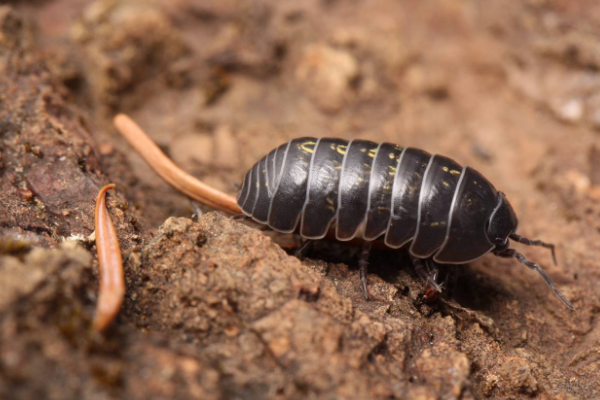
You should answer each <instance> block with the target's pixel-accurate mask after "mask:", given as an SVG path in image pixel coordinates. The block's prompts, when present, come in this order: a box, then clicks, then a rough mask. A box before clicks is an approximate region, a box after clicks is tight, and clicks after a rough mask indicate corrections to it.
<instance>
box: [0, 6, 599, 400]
mask: <svg viewBox="0 0 600 400" xmlns="http://www.w3.org/2000/svg"><path fill="white" fill-rule="evenodd" d="M599 35H600V4H599V3H598V2H594V1H591V0H587V1H585V0H579V1H568V0H528V1H522V2H510V1H505V0H490V1H487V2H476V1H465V0H428V1H392V0H387V1H383V0H374V1H370V0H369V1H367V0H357V1H346V2H344V1H336V0H309V1H301V2H300V1H299V2H296V1H281V0H263V1H242V0H219V1H195V2H194V1H188V0H177V1H169V2H166V1H165V2H161V1H157V0H156V1H130V0H127V1H116V0H114V1H113V0H99V1H88V0H56V1H52V2H50V1H24V2H12V3H11V5H3V6H0V398H2V399H46V398H48V399H113V398H123V399H154V398H156V399H159V398H165V399H167V398H168V399H172V398H177V399H304V398H311V399H389V398H399V399H481V398H490V399H504V398H515V399H516V398H539V399H564V400H566V399H598V398H600V318H599V315H600V289H599V288H600V261H599V260H600V136H599V135H600V134H599V132H598V130H600V45H599V44H598V40H597V39H598V37H599ZM115 112H126V113H128V114H130V115H131V116H132V117H133V118H134V119H135V120H137V121H138V122H139V123H140V125H142V126H143V127H144V128H145V129H146V130H147V131H148V133H149V134H150V135H151V136H152V138H153V139H154V140H156V141H157V142H158V144H159V145H160V146H161V148H163V149H164V150H165V152H166V153H167V154H169V155H170V156H171V157H172V158H173V159H174V160H175V161H176V162H177V163H178V164H179V165H180V166H182V167H183V168H184V169H185V170H187V171H189V172H191V173H193V174H194V175H196V176H198V177H200V178H202V179H203V180H205V181H206V182H208V183H210V184H212V185H214V186H216V187H218V188H220V189H222V190H224V191H226V192H229V193H232V194H234V193H235V192H236V188H237V187H238V186H237V185H238V184H239V182H240V179H241V177H242V176H243V174H244V172H245V171H246V169H247V168H249V167H250V166H251V165H252V164H253V163H254V162H255V161H256V160H257V159H259V158H260V157H262V156H263V155H264V154H266V152H267V151H268V150H270V149H271V148H273V147H274V146H275V145H278V144H280V143H283V142H284V141H286V140H289V139H291V138H293V137H298V136H306V135H314V136H338V137H344V138H368V139H370V140H374V141H389V142H394V143H399V144H402V145H411V146H414V147H421V148H423V149H426V150H428V151H430V152H435V153H441V154H444V155H447V156H449V157H452V158H454V159H456V160H457V161H459V162H460V163H462V164H466V165H471V166H473V167H475V168H476V169H478V170H479V171H481V172H482V173H483V174H484V175H485V176H487V177H488V178H489V179H490V181H492V182H493V183H494V184H495V185H496V187H497V188H498V189H500V190H502V191H503V192H505V193H506V194H507V196H508V197H509V199H510V200H511V202H512V204H513V206H514V207H515V209H516V211H517V213H518V214H519V216H520V230H519V232H520V233H521V234H523V235H525V236H528V237H535V238H543V239H545V240H546V241H549V242H554V243H556V244H557V245H558V259H559V265H558V266H554V265H552V263H551V258H550V255H549V254H548V252H547V251H545V250H544V249H539V248H531V247H529V248H527V247H525V246H518V248H519V249H520V250H522V251H523V252H524V253H525V254H526V255H527V256H528V257H529V258H531V259H534V260H537V261H539V262H540V263H541V264H542V265H543V266H544V268H545V269H546V271H547V272H548V273H549V274H550V275H551V276H552V277H553V279H554V280H555V282H556V283H557V286H558V287H559V288H560V290H561V291H562V292H563V293H564V294H565V295H566V297H567V298H568V299H569V300H571V301H572V302H573V304H574V305H575V306H576V307H577V311H576V312H571V311H570V310H569V309H567V308H566V307H565V306H564V305H563V304H562V303H560V301H559V300H558V299H557V298H556V297H555V296H554V295H553V294H552V293H551V291H550V290H549V289H548V287H547V286H546V285H545V283H544V282H543V280H542V279H541V278H540V277H539V276H538V275H537V274H536V273H535V272H533V271H529V270H527V268H525V267H524V266H522V265H520V264H518V263H517V262H516V261H513V260H501V259H498V258H495V257H493V256H491V255H489V256H486V257H484V258H482V259H480V260H477V261H476V262H473V263H471V264H470V265H469V266H466V267H465V268H463V270H462V273H461V275H460V276H459V278H458V282H457V284H456V287H455V288H454V290H453V291H452V295H451V296H450V297H449V298H441V299H439V300H438V301H436V302H433V303H424V302H423V301H422V296H423V293H424V289H425V288H424V285H423V283H422V282H421V281H420V280H419V279H418V278H417V277H416V276H415V274H414V272H413V269H412V266H411V263H410V260H409V258H408V257H407V256H406V254H405V253H404V252H402V251H376V252H374V254H373V255H372V257H371V267H370V271H371V273H370V275H369V285H370V290H371V294H372V297H373V298H372V299H371V300H369V301H365V300H364V299H363V297H362V292H361V290H360V288H359V277H358V271H357V254H356V253H357V251H356V249H355V248H352V247H350V246H342V245H340V244H335V243H320V244H319V245H318V246H317V248H316V249H315V250H314V251H312V252H311V253H310V254H309V255H308V257H309V258H307V259H305V260H304V261H300V260H298V259H297V258H295V257H292V256H290V255H288V254H286V252H284V251H283V250H282V249H281V248H280V247H279V246H278V245H277V244H275V243H274V241H275V242H277V241H281V240H289V238H281V237H278V236H273V235H271V236H269V233H268V232H267V233H266V232H262V231H259V230H256V229H254V228H252V227H249V226H246V225H243V224H241V223H239V222H237V221H233V220H230V219H228V218H226V217H224V216H222V215H219V214H218V213H213V212H209V213H206V214H205V215H204V216H202V217H201V218H200V219H197V218H192V214H193V213H194V210H195V207H196V206H195V205H194V204H193V203H191V202H190V201H189V200H188V199H186V198H185V197H183V196H182V195H180V194H178V193H176V192H175V191H174V190H172V189H171V188H170V187H169V186H167V185H166V184H165V183H164V182H162V181H161V180H160V179H159V178H158V177H157V176H156V175H155V174H154V173H153V172H152V171H151V170H150V169H149V167H147V166H146V165H145V164H144V162H143V161H142V160H141V159H140V158H139V157H138V156H137V155H136V154H134V153H133V151H132V150H131V149H130V148H129V147H128V145H127V144H126V143H125V141H124V140H123V139H121V138H120V137H119V136H118V134H117V133H116V131H115V130H114V128H113V127H112V123H111V118H112V116H113V115H114V113H115ZM108 182H115V183H116V184H117V190H115V191H114V192H111V194H110V195H109V197H108V206H109V209H110V213H111V216H112V219H113V221H114V223H115V225H116V228H117V231H118V234H119V238H120V242H121V247H122V250H123V255H124V261H125V273H126V278H127V296H126V299H125V302H124V305H123V309H122V311H121V313H120V315H119V317H118V319H117V321H116V322H115V324H114V325H113V326H112V327H111V328H110V329H109V331H108V332H106V333H105V334H104V335H98V334H92V333H91V330H90V325H91V321H92V318H93V313H94V306H95V302H96V299H97V286H98V282H97V261H96V256H95V244H94V242H93V241H92V240H91V239H90V237H89V235H90V234H91V233H92V232H93V229H94V227H93V208H94V200H95V197H96V195H97V193H98V190H99V189H100V188H101V187H102V186H103V185H104V184H106V183H108ZM205 211H208V210H206V209H205Z"/></svg>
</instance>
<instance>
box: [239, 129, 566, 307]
mask: <svg viewBox="0 0 600 400" xmlns="http://www.w3.org/2000/svg"><path fill="white" fill-rule="evenodd" d="M237 202H238V205H239V206H240V208H241V209H242V211H243V212H244V214H246V215H247V216H249V217H252V218H253V219H254V220H255V221H257V222H259V223H261V224H266V225H268V226H269V227H270V228H272V229H274V230H276V231H279V232H284V233H291V232H294V231H296V230H298V233H299V234H300V235H301V237H302V238H304V239H309V240H317V239H322V238H323V237H324V236H325V235H326V234H327V232H328V231H329V230H330V229H334V230H335V237H336V239H337V240H340V241H347V240H351V239H353V238H354V237H356V236H357V235H360V236H362V238H363V239H364V240H365V241H366V243H367V247H366V251H365V252H363V253H365V254H366V256H368V244H369V243H370V242H371V241H373V240H383V242H384V243H385V245H386V246H388V247H390V248H400V247H402V246H404V245H409V244H410V245H409V246H410V247H409V252H410V254H411V256H412V257H413V260H414V261H415V263H416V264H418V265H420V266H421V268H420V271H425V273H424V276H425V278H426V279H427V280H428V281H429V282H430V283H431V284H432V285H434V286H435V287H437V286H436V285H437V283H436V280H435V275H436V274H437V273H436V272H435V271H432V270H435V268H436V267H435V264H433V263H431V261H434V262H435V263H438V264H464V263H467V262H470V261H473V260H475V259H477V258H479V257H482V256H484V255H485V254H487V253H489V252H493V253H494V254H495V255H497V256H500V257H510V258H517V259H518V260H519V261H520V262H521V263H523V264H525V265H527V266H528V267H530V268H532V269H535V270H537V271H538V272H539V273H540V274H542V276H543V277H544V279H545V280H546V282H547V283H548V284H549V285H550V286H551V288H552V289H553V290H554V292H555V293H556V294H557V295H558V296H559V297H560V298H561V299H562V300H563V302H565V304H566V305H567V306H569V307H570V308H573V306H572V305H571V303H570V302H569V301H568V300H567V299H565V297H564V296H563V295H562V294H561V293H560V292H559V291H558V290H557V289H556V287H555V286H554V284H553V283H552V280H551V279H550V278H549V277H548V275H546V273H545V272H544V271H543V270H542V269H541V268H540V267H539V265H537V264H536V263H533V262H531V261H528V260H526V259H525V258H524V257H523V256H522V255H521V254H519V253H517V252H516V251H515V250H513V249H510V248H509V243H508V239H509V238H510V239H512V240H515V241H519V242H521V243H525V244H529V245H539V246H544V247H547V248H550V249H551V250H552V254H553V256H554V246H553V245H551V244H546V243H543V242H541V241H532V240H529V239H526V238H523V237H521V236H519V235H517V234H516V233H515V231H516V229H517V224H518V221H517V217H516V215H515V213H514V211H513V209H512V207H511V205H510V203H509V202H508V200H507V199H506V197H505V196H504V194H503V193H502V192H498V191H497V190H496V189H495V188H494V186H493V185H492V184H491V183H490V182H489V181H488V180H487V179H485V178H484V177H483V176H482V175H481V174H480V173H479V172H477V171H476V170H475V169H473V168H470V167H462V166H460V165H459V164H458V163H456V162H455V161H454V160H452V159H450V158H447V157H444V156H441V155H431V154H429V153H427V152H425V151H423V150H419V149H415V148H410V147H406V148H402V147H400V146H398V145H395V144H391V143H381V144H376V143H373V142H370V141H366V140H352V141H350V142H348V141H346V140H342V139H333V138H321V139H316V138H310V137H304V138H298V139H294V140H292V141H291V142H288V143H286V144H283V145H281V146H279V147H277V148H276V149H274V150H273V151H271V152H270V153H269V154H268V155H267V156H265V157H264V158H262V159H261V160H260V161H259V162H257V163H256V164H255V165H254V166H253V167H252V168H251V169H250V171H249V172H248V173H247V174H246V176H245V179H244V182H243V184H242V187H241V189H240V192H239V194H238V197H237ZM298 225H299V228H298ZM366 256H365V257H366ZM420 260H426V261H428V262H427V263H426V265H427V266H429V271H427V270H426V268H423V266H422V264H421V263H420ZM365 275H366V260H362V263H361V278H362V279H363V285H364V287H365V293H366V279H365V278H364V277H365Z"/></svg>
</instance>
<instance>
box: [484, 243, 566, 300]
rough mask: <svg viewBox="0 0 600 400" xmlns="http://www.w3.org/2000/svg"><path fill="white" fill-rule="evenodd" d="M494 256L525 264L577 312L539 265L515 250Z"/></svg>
mask: <svg viewBox="0 0 600 400" xmlns="http://www.w3.org/2000/svg"><path fill="white" fill-rule="evenodd" d="M494 254H495V255H497V256H498V257H503V258H516V259H517V260H518V261H519V262H520V263H521V264H524V265H526V266H527V267H529V268H531V269H533V270H535V271H537V272H538V273H539V274H540V275H541V276H542V277H543V278H544V280H545V281H546V283H547V284H548V286H550V288H551V289H552V291H553V292H554V294H556V295H557V296H558V298H559V299H561V300H562V301H563V303H565V304H566V306H567V307H569V308H570V309H571V310H573V311H575V307H574V306H573V304H571V302H570V301H569V300H567V299H566V298H565V296H564V295H563V294H562V293H561V292H560V291H559V290H558V289H557V288H556V286H555V285H554V282H553V281H552V279H551V278H550V277H549V276H548V274H547V273H546V272H545V271H544V270H543V269H542V267H540V266H539V265H538V264H537V263H534V262H533V261H529V260H527V259H526V258H525V256H523V255H522V254H521V253H519V252H517V251H516V250H514V249H505V250H501V251H497V252H494Z"/></svg>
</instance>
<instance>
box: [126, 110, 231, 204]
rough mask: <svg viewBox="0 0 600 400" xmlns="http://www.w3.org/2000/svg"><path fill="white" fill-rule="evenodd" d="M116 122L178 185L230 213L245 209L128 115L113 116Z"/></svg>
mask: <svg viewBox="0 0 600 400" xmlns="http://www.w3.org/2000/svg"><path fill="white" fill-rule="evenodd" d="M114 124H115V127H116V128H117V130H118V131H119V132H120V133H121V135H123V136H124V137H125V139H127V141H128V142H129V144H130V145H131V146H132V147H133V148H134V149H135V150H136V151H137V152H138V153H139V154H140V155H141V156H142V157H143V158H144V160H146V162H147V163H148V165H150V167H152V169H154V171H156V173H157V174H158V175H160V177H161V178H163V179H164V180H165V181H166V182H167V183H168V184H170V185H171V186H173V187H174V188H175V189H177V190H179V191H180V192H182V193H184V194H185V195H187V196H189V197H191V198H193V199H194V200H197V201H199V202H200V203H202V204H206V205H207V206H210V207H212V208H216V209H218V210H221V211H224V212H226V213H229V214H241V213H242V210H240V207H239V206H238V205H237V202H236V201H235V198H234V197H233V196H230V195H228V194H226V193H223V192H221V191H220V190H217V189H215V188H213V187H211V186H209V185H207V184H205V183H204V182H202V181H200V180H198V179H196V178H194V177H193V176H192V175H190V174H188V173H187V172H185V171H183V170H182V169H180V168H179V167H178V166H177V165H175V164H174V163H173V161H171V160H170V159H169V158H168V157H167V156H166V155H165V153H163V152H162V151H161V150H160V149H159V148H158V146H157V145H156V144H155V143H154V142H153V141H152V139H150V138H149V137H148V135H147V134H146V133H145V132H144V131H143V130H142V129H141V128H140V127H139V126H138V125H137V124H136V123H135V122H134V121H133V120H132V119H131V118H129V117H128V116H127V115H125V114H118V115H117V116H116V117H115V119H114Z"/></svg>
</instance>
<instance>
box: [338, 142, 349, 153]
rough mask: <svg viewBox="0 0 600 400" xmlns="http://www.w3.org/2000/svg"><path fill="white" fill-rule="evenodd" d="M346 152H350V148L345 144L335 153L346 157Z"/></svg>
mask: <svg viewBox="0 0 600 400" xmlns="http://www.w3.org/2000/svg"><path fill="white" fill-rule="evenodd" d="M346 150H348V146H346V145H343V144H340V145H339V146H337V147H336V149H335V151H337V152H338V154H341V155H345V154H346Z"/></svg>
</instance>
